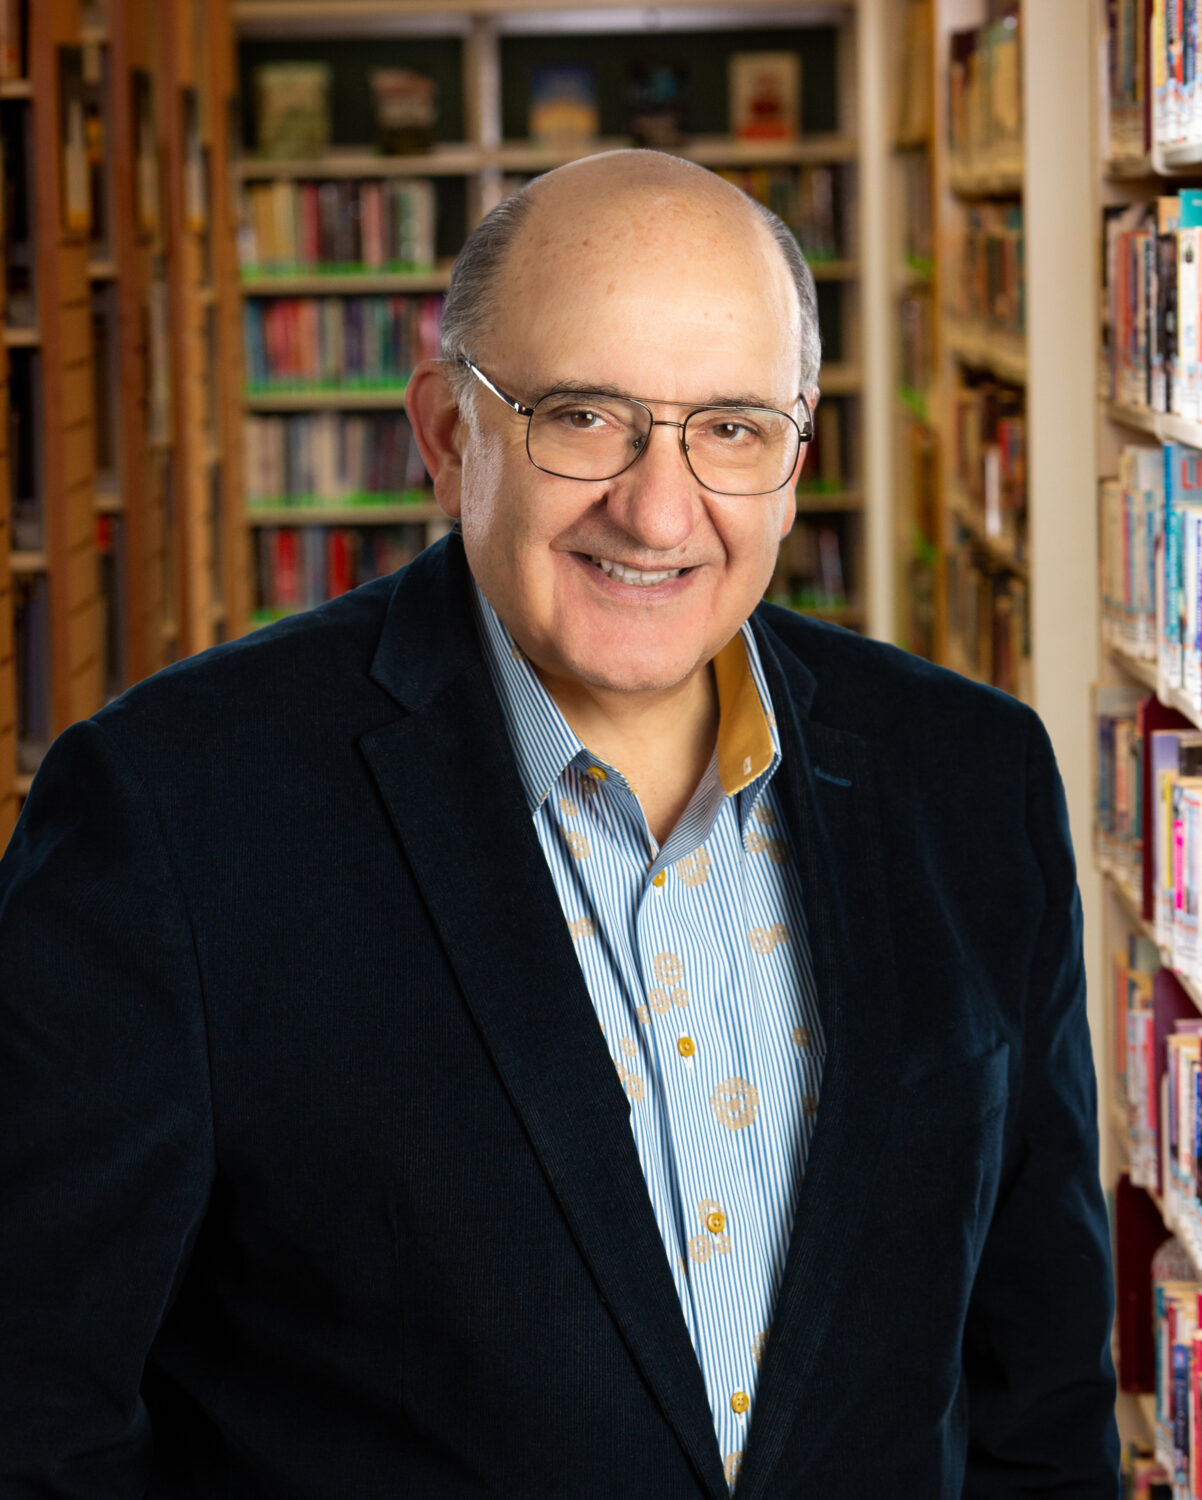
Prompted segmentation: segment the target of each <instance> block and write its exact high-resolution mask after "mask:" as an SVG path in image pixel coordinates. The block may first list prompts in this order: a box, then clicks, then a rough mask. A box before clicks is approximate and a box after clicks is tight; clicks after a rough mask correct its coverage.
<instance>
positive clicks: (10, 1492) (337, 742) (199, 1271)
mask: <svg viewBox="0 0 1202 1500" xmlns="http://www.w3.org/2000/svg"><path fill="white" fill-rule="evenodd" d="M754 628H755V630H756V637H757V640H758V642H759V646H760V650H761V652H762V654H763V660H764V664H765V669H766V672H767V674H768V680H769V684H770V688H771V692H772V695H773V700H774V703H775V707H776V713H777V718H778V722H779V724H780V728H781V733H782V738H783V745H784V763H783V767H782V771H781V773H780V774H781V775H783V777H784V778H785V781H784V788H785V791H784V796H785V801H786V804H787V809H788V815H789V818H790V820H791V824H792V827H791V834H792V839H793V843H794V847H795V849H796V851H797V855H798V858H799V861H800V870H801V874H802V879H803V889H804V896H805V901H806V908H807V915H808V921H809V928H810V933H811V939H812V945H813V959H814V966H815V971H816V978H817V987H818V998H819V1003H820V1006H821V1010H822V1017H823V1024H824V1027H825V1029H826V1035H827V1038H828V1043H829V1058H828V1062H827V1069H826V1076H825V1082H824V1086H823V1093H822V1102H821V1106H820V1109H819V1113H818V1118H817V1122H816V1128H815V1132H814V1138H813V1147H812V1150H811V1153H810V1159H809V1170H808V1174H807V1176H806V1180H805V1183H804V1186H803V1188H802V1190H801V1193H800V1199H799V1205H798V1210H797V1217H796V1222H795V1226H794V1229H793V1237H792V1244H791V1248H790V1251H789V1257H788V1263H787V1268H786V1271H785V1275H784V1282H783V1285H782V1287H781V1291H780V1298H779V1303H778V1306H777V1311H776V1317H775V1320H774V1322H773V1325H772V1329H771V1332H770V1335H769V1338H768V1343H767V1348H766V1351H765V1355H764V1362H763V1367H762V1372H761V1375H762V1379H761V1384H760V1388H759V1393H758V1399H757V1404H756V1407H755V1411H754V1414H753V1419H752V1421H751V1425H750V1430H749V1440H748V1443H747V1446H746V1449H745V1459H744V1466H743V1472H742V1477H741V1479H740V1480H739V1484H738V1495H739V1500H793V1497H796V1500H882V1497H883V1496H889V1497H898V1500H942V1497H951V1496H961V1495H963V1496H968V1497H973V1500H987V1497H989V1500H993V1497H997V1500H1001V1497H1012V1496H1017V1495H1024V1496H1026V1495H1045V1494H1046V1495H1049V1496H1050V1495H1053V1494H1054V1495H1055V1496H1056V1497H1057V1500H1070V1497H1081V1500H1085V1497H1089V1500H1110V1497H1114V1496H1116V1495H1117V1493H1118V1480H1117V1464H1118V1441H1117V1436H1116V1432H1115V1426H1114V1419H1113V1401H1114V1378H1113V1371H1112V1367H1111V1361H1110V1354H1109V1348H1108V1335H1109V1330H1110V1320H1111V1290H1110V1270H1109V1250H1108V1234H1107V1227H1106V1218H1105V1211H1104V1207H1103V1199H1102V1193H1101V1189H1100V1186H1099V1181H1098V1173H1097V1138H1096V1124H1095V1087H1094V1079H1093V1072H1092V1065H1091V1059H1090V1049H1089V1038H1088V1031H1087V1025H1086V1016H1085V1005H1084V984H1083V971H1082V962H1081V921H1080V909H1079V905H1078V900H1077V896H1076V890H1075V881H1074V867H1073V860H1072V854H1071V850H1070V845H1069V837H1068V831H1067V822H1066V816H1065V808H1064V801H1063V796H1062V791H1061V786H1060V781H1059V777H1058V774H1057V772H1056V769H1055V764H1054V761H1053V758H1052V754H1051V750H1050V746H1049V743H1048V740H1047V736H1046V734H1045V733H1044V731H1043V729H1042V727H1041V725H1040V723H1039V721H1038V719H1037V718H1036V717H1035V715H1034V714H1033V713H1031V712H1030V711H1029V710H1028V709H1026V708H1024V707H1022V706H1021V705H1020V704H1018V703H1017V702H1015V701H1014V700H1013V699H1010V698H1007V697H1005V696H1004V695H1002V694H1001V693H997V692H994V691H992V690H990V689H985V688H981V687H978V686H976V685H974V684H972V683H969V682H967V681H965V680H963V679H962V678H959V677H956V676H954V675H953V674H951V673H950V672H946V671H942V670H940V669H938V668H934V667H931V666H929V665H928V664H926V663H924V662H922V661H919V660H916V659H913V658H911V657H908V656H906V655H904V654H903V653H902V652H900V651H897V650H894V649H893V648H891V647H888V646H885V645H881V644H879V643H875V642H871V641H865V640H862V639H860V638H858V637H857V636H854V635H852V634H849V633H848V632H845V631H842V630H838V629H835V628H833V627H828V626H824V625H821V624H816V623H814V622H811V621H807V620H804V619H801V618H799V617H797V616H795V615H793V614H791V613H788V612H786V611H783V610H779V609H774V608H770V607H765V608H762V609H760V610H758V611H757V612H756V614H755V616H754ZM0 975H2V976H3V983H2V986H0V988H2V995H0V1183H2V1189H0V1191H2V1194H3V1209H2V1212H0V1497H3V1500H16V1497H32V1496H35V1495H36V1496H39V1497H46V1496H61V1497H68V1496H69V1497H72V1500H83V1497H89V1500H90V1497H116V1496H121V1497H128V1496H136V1495H144V1494H145V1495H149V1496H153V1497H172V1500H182V1497H204V1500H217V1497H220V1500H238V1497H244V1496H245V1497H249V1496H266V1497H271V1500H292V1497H296V1500H332V1497H335V1496H337V1497H340V1500H341V1497H348V1500H385V1497H387V1500H399V1497H414V1500H468V1497H475V1496H502V1497H507V1500H561V1497H562V1500H593V1497H595V1500H613V1497H614V1496H622V1497H623V1500H676V1497H680V1500H702V1497H708V1500H717V1497H722V1496H724V1495H727V1494H728V1491H727V1487H726V1484H725V1481H724V1479H723V1473H722V1462H721V1458H720V1455H719V1452H718V1446H717V1442H716V1439H715V1435H714V1429H713V1423H712V1418H711V1413H710V1410H709V1407H708V1405H707V1401H706V1395H705V1390H704V1387H703V1385H702V1380H701V1375H700V1371H699V1368H698V1365H697V1361H696V1358H695V1356H694V1353H693V1349H692V1346H691V1344H690V1341H689V1337H688V1333H687V1332H686V1328H685V1323H684V1320H683V1316H682V1314H681V1310H680V1305H679V1302H678V1300H677V1296H676V1292H675V1289H674V1287H673V1283H672V1279H671V1275H670V1273H669V1269H668V1265H667V1260H666V1256H665V1253H664V1247H663V1243H662V1241H661V1239H660V1235H659V1231H658V1229H657V1227H656V1222H655V1217H654V1214H653V1212H652V1209H651V1204H650V1200H649V1198H648V1195H647V1190H646V1186H645V1183H644V1179H643V1175H642V1171H641V1169H640V1166H639V1160H638V1156H637V1153H636V1150H635V1146H634V1141H633V1138H632V1135H631V1131H630V1124H629V1115H628V1110H629V1102H628V1100H627V1099H626V1096H625V1094H624V1093H623V1090H622V1088H621V1085H620V1083H619V1081H618V1079H617V1077H616V1075H615V1073H614V1069H613V1064H612V1063H611V1061H610V1059H609V1056H608V1053H607V1050H606V1047H605V1043H604V1040H603V1038H602V1036H601V1034H600V1031H599V1029H598V1027H597V1022H596V1017H595V1014H594V1011H593V1008H592V1005H591V1003H590V1001H589V996H588V993H587V991H586V988H585V985H584V982H583V979H582V976H581V971H580V968H579V965H578V963H577V960H576V957H575V954H574V952H573V948H572V942H571V938H570V936H569V934H568V931H567V927H566V924H565V922H564V919H563V915H562V912H561V910H560V907H559V903H558V901H557V899H556V894H555V889H554V887H553V885H552V882H551V878H550V875H549V873H548V871H547V868H546V864H545V861H544V859H543V856H542V853H541V851H540V849H539V845H538V842H537V839H536V837H535V833H534V828H533V825H532V820H531V817H530V813H529V809H528V807H527V804H526V801H525V799H524V796H523V793H522V788H521V785H520V782H519V779H518V775H517V771H516V768H515V764H514V759H513V755H512V753H511V750H510V746H509V742H508V740H507V738H506V732H505V728H504V724H503V722H502V719H501V714H500V710H499V707H498V704H497V701H496V698H495V695H494V692H493V689H492V687H491V684H490V681H489V677H488V673H487V669H486V667H485V664H484V660H483V658H482V655H481V652H480V647H479V644H478V642H477V638H476V634H475V628H474V624H473V621H472V616H471V610H470V602H469V592H468V575H467V567H466V562H465V558H464V554H463V549H462V544H461V542H460V541H459V539H458V538H456V537H452V538H449V539H448V540H447V541H445V542H443V543H440V544H439V545H438V546H436V547H434V548H432V549H431V550H430V551H428V552H426V553H425V554H423V555H422V556H421V557H420V558H419V559H418V560H417V561H416V562H415V563H413V564H412V566H410V567H409V568H407V569H405V570H403V571H402V572H401V573H399V574H396V575H393V576H391V577H387V578H383V579H380V580H377V581H376V582H374V583H370V584H367V585H365V586H364V587H362V588H360V589H357V590H355V591H354V592H353V593H351V594H348V595H345V596H343V597H342V598H339V599H336V600H334V601H332V602H331V603H329V604H326V605H323V606H322V607H321V608H319V609H316V610H313V611H312V612H310V613H307V614H304V615H300V616H298V617H295V618H292V619H290V620H287V621H284V622H282V623H280V624H278V625H275V626H272V627H270V628H268V629H264V630H260V631H257V632H256V633H254V634H253V635H250V636H248V637H246V638H244V639H242V640H239V641H236V642H233V643H230V644H228V645H224V646H220V647H217V648H215V649H213V650H210V651H206V652H204V653H202V654H201V655H200V656H198V657H195V658H192V659H190V660H187V661H184V662H182V663H179V664H178V665H176V666H173V667H171V668H169V669H168V670H166V671H163V672H160V673H158V674H157V675H155V676H154V677H153V678H151V679H149V680H148V681H146V682H144V683H142V684H140V685H139V686H137V687H134V688H133V689H131V690H130V691H129V692H127V693H125V694H124V695H123V696H122V697H121V698H119V699H117V700H116V701H115V702H114V703H112V704H110V705H109V706H108V707H106V708H105V709H104V710H103V711H102V712H100V713H98V714H96V715H95V716H93V717H92V718H91V719H89V720H86V721H84V722H82V723H80V724H77V725H75V726H73V727H72V728H70V729H68V730H67V731H66V732H65V733H64V734H62V735H60V736H59V738H58V739H57V740H56V741H55V743H54V745H53V746H52V747H51V749H50V751H49V753H48V755H47V757H46V760H45V762H44V764H43V767H42V769H41V770H40V771H39V772H38V775H37V778H36V780H35V782H34V786H33V790H32V792H31V794H30V797H29V800H28V802H27V804H26V806H25V809H24V812H23V814H22V816H21V819H20V822H19V824H18V827H17V830H16V833H15V835H14V837H13V840H12V842H11V844H10V847H9V849H8V851H7V853H6V854H5V857H4V859H3V861H2V862H0Z"/></svg>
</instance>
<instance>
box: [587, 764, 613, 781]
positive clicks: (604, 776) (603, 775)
mask: <svg viewBox="0 0 1202 1500" xmlns="http://www.w3.org/2000/svg"><path fill="white" fill-rule="evenodd" d="M588 774H589V775H590V776H591V777H592V778H593V780H594V781H608V780H609V776H608V773H607V772H605V771H603V770H602V769H601V767H600V766H590V767H589V768H588Z"/></svg>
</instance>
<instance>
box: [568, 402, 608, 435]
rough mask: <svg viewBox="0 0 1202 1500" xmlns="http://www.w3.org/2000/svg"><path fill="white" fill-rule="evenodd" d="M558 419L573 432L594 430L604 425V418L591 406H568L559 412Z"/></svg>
mask: <svg viewBox="0 0 1202 1500" xmlns="http://www.w3.org/2000/svg"><path fill="white" fill-rule="evenodd" d="M559 420H560V421H561V422H563V423H565V424H566V425H567V426H568V427H570V428H571V429H572V431H573V432H595V431H596V430H597V428H598V427H602V426H604V425H605V418H604V417H603V416H602V415H601V413H600V412H598V411H593V410H592V408H591V407H587V406H577V407H570V408H568V409H567V410H565V411H561V412H560V413H559Z"/></svg>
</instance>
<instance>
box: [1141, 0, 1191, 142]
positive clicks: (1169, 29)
mask: <svg viewBox="0 0 1202 1500" xmlns="http://www.w3.org/2000/svg"><path fill="white" fill-rule="evenodd" d="M1151 9H1152V13H1151V16H1150V17H1148V18H1147V21H1146V24H1147V42H1146V56H1147V62H1146V65H1145V66H1146V68H1147V69H1149V70H1150V75H1149V76H1150V83H1151V98H1152V140H1153V143H1154V144H1156V145H1161V146H1196V145H1202V37H1199V33H1198V0H1152V7H1151ZM1145 15H1146V5H1145ZM1145 87H1146V85H1145Z"/></svg>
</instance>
